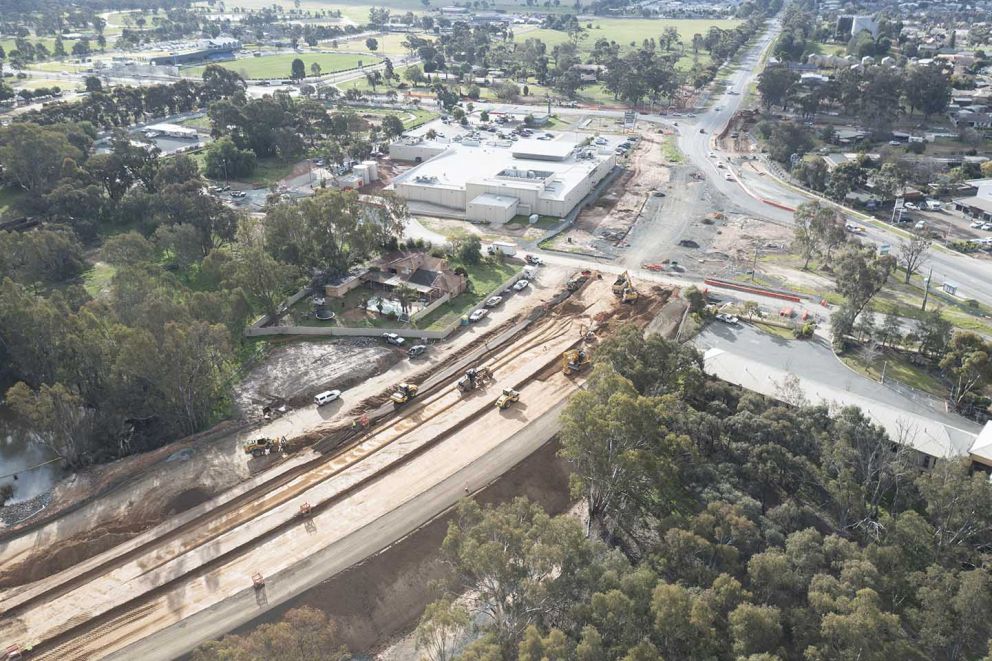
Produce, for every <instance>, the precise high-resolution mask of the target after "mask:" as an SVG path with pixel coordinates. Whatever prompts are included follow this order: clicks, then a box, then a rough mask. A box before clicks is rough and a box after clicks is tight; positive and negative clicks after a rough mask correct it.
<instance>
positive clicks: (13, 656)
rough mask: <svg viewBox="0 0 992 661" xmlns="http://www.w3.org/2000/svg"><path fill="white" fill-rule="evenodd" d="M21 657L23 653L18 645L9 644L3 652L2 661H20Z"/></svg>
mask: <svg viewBox="0 0 992 661" xmlns="http://www.w3.org/2000/svg"><path fill="white" fill-rule="evenodd" d="M23 658H24V655H23V654H21V647H20V645H11V646H10V647H8V648H7V651H6V652H5V653H4V656H3V661H21V659H23Z"/></svg>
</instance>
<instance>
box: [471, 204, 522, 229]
mask: <svg viewBox="0 0 992 661" xmlns="http://www.w3.org/2000/svg"><path fill="white" fill-rule="evenodd" d="M517 208H518V204H513V205H511V206H509V207H502V206H498V205H495V204H485V203H481V204H473V203H472V202H469V203H468V209H466V213H465V217H466V218H468V219H469V220H475V221H479V222H485V223H491V224H493V225H502V224H504V223H507V222H509V221H510V220H511V219H512V218H513V217H514V216H516V215H517Z"/></svg>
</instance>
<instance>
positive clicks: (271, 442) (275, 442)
mask: <svg viewBox="0 0 992 661" xmlns="http://www.w3.org/2000/svg"><path fill="white" fill-rule="evenodd" d="M241 447H242V449H243V450H244V451H245V454H250V455H251V456H253V457H261V456H263V455H266V454H270V453H273V452H279V451H280V450H282V439H278V438H266V437H262V438H254V439H252V440H250V441H246V442H245V444H244V445H243V446H241Z"/></svg>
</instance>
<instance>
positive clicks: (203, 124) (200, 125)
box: [179, 115, 210, 131]
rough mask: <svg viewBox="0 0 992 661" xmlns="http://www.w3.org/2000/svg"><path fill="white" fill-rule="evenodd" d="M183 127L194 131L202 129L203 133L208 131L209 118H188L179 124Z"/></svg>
mask: <svg viewBox="0 0 992 661" xmlns="http://www.w3.org/2000/svg"><path fill="white" fill-rule="evenodd" d="M179 123H180V124H182V125H183V126H188V127H190V128H194V129H203V130H205V131H209V130H210V117H208V116H207V115H201V116H200V117H190V118H189V119H184V120H183V121H181V122H179Z"/></svg>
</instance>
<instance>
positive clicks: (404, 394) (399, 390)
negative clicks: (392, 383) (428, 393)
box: [389, 383, 418, 406]
mask: <svg viewBox="0 0 992 661" xmlns="http://www.w3.org/2000/svg"><path fill="white" fill-rule="evenodd" d="M417 390H418V388H417V385H416V384H414V383H401V384H399V385H398V386H396V392H394V393H393V394H392V396H390V398H389V399H391V400H393V405H394V406H402V405H404V404H406V403H407V402H409V401H410V400H411V399H413V398H414V397H416V396H417Z"/></svg>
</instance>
